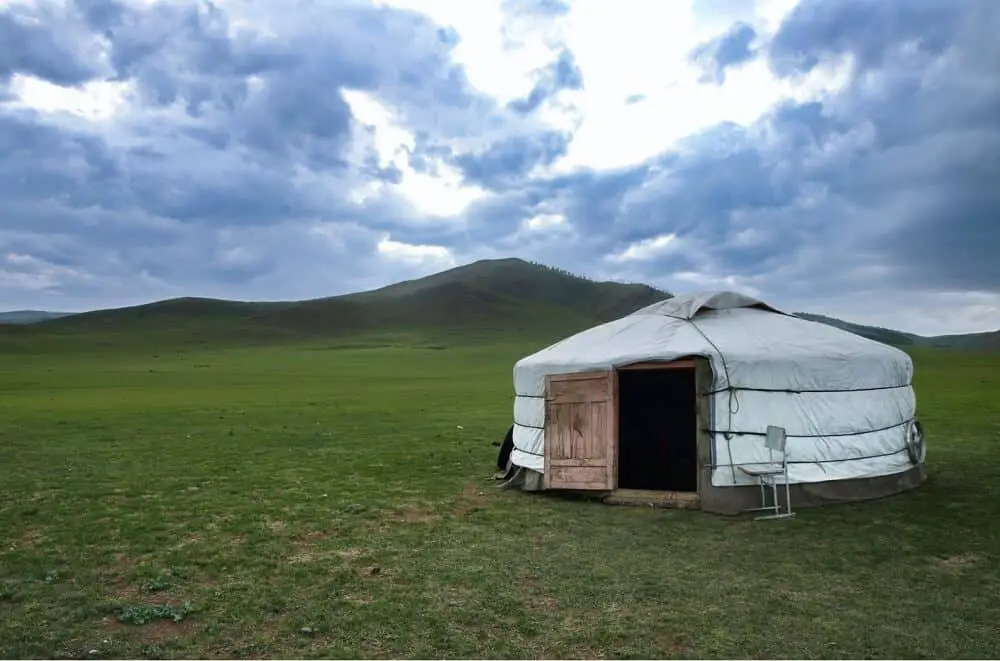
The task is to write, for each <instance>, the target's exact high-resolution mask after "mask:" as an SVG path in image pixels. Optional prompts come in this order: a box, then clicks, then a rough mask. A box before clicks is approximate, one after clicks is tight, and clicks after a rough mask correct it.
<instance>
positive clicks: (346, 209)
mask: <svg viewBox="0 0 1000 661" xmlns="http://www.w3.org/2000/svg"><path fill="white" fill-rule="evenodd" d="M608 6H609V5H607V3H605V2H603V1H602V0H576V1H575V2H556V1H554V0H483V1H482V2H481V3H475V6H474V7H473V6H472V3H449V2H437V1H435V0H386V1H382V0H379V1H372V2H363V1H361V0H343V1H338V2H336V3H324V2H306V1H305V0H302V1H301V2H299V1H296V2H292V3H291V4H289V3H288V2H258V3H238V2H234V1H232V0H218V1H217V2H215V3H209V2H207V1H205V0H203V1H201V2H194V1H191V2H188V1H180V2H170V3H165V2H153V3H150V2H146V1H145V0H135V1H133V2H125V1H124V0H122V1H119V0H94V1H91V2H83V1H82V0H79V1H76V2H54V1H51V2H50V1H40V2H34V3H30V4H29V3H20V2H17V3H6V4H2V5H0V44H4V45H5V46H6V48H5V47H4V46H0V194H2V195H3V197H4V207H3V209H2V210H0V307H5V308H18V307H31V308H40V307H50V308H58V309H83V308H89V307H95V306H109V305H122V304H130V303H137V302H142V301H146V300H151V299H155V298H163V297H167V296H178V295H210V296H223V297H229V298H239V299H254V298H257V299H275V298H277V299H288V298H305V297H312V296H326V295H331V294H336V293H341V292H346V291H351V290H355V289H358V288H361V287H371V286H377V285H381V284H386V283H387V282H390V281H393V280H397V279H400V278H406V277H413V276H416V275H421V274H424V273H428V272H431V271H434V270H438V269H440V268H446V267H447V266H450V265H453V264H461V263H464V262H467V261H470V260H473V259H479V258H484V257H499V256H510V255H518V256H521V257H524V258H528V259H535V260H539V261H544V262H547V263H552V264H553V265H556V266H560V267H563V268H567V269H570V270H572V271H576V272H580V273H585V274H587V275H591V276H594V277H599V278H618V279H622V280H630V281H637V280H639V281H648V282H651V283H653V284H656V285H659V286H662V287H664V288H667V289H670V290H675V291H684V290H690V289H693V288H702V287H712V288H715V287H727V288H736V289H741V290H743V291H747V292H749V293H754V294H757V295H760V296H764V297H765V298H767V299H768V300H770V301H772V302H773V303H775V304H776V305H779V306H781V307H785V308H788V309H804V310H808V311H817V312H824V313H830V314H839V315H842V316H845V317H848V318H854V319H857V320H859V321H864V322H868V323H879V324H880V325H884V326H893V325H896V326H899V327H902V328H904V329H910V330H915V331H925V332H935V331H936V330H942V331H948V332H956V331H960V330H963V329H969V330H974V329H986V328H991V327H998V326H1000V261H998V260H996V259H995V257H994V256H993V254H992V253H993V250H994V249H993V246H996V245H1000V224H998V223H997V222H996V218H997V217H998V216H1000V193H998V192H997V190H998V189H997V187H996V184H995V182H996V181H997V180H998V178H1000V157H998V154H1000V83H998V81H997V78H996V76H995V63H996V62H997V61H1000V47H998V46H997V43H996V40H995V39H994V35H995V34H998V33H1000V9H998V8H997V6H996V5H995V4H994V3H988V2H976V1H975V0H954V1H952V2H930V0H913V1H912V2H898V3H884V2H876V1H875V0H798V1H796V0H756V2H750V3H748V2H734V1H732V0H711V1H710V2H706V3H700V4H698V5H697V6H695V7H694V8H693V9H692V8H690V7H688V6H687V5H685V4H684V3H662V2H656V1H652V0H650V1H648V2H647V0H641V1H639V2H636V3H633V4H630V5H629V6H628V7H626V8H614V9H608Z"/></svg>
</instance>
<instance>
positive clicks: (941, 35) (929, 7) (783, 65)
mask: <svg viewBox="0 0 1000 661" xmlns="http://www.w3.org/2000/svg"><path fill="white" fill-rule="evenodd" d="M988 4H993V3H992V2H991V0H944V1H941V0H906V1H905V2H882V1H881V0H801V1H800V2H799V4H798V5H796V6H795V8H794V9H793V10H792V12H791V14H790V15H789V16H788V17H786V19H785V21H784V22H783V23H782V25H781V29H780V30H779V31H778V33H777V35H775V37H774V40H773V42H772V43H771V47H770V59H771V64H772V66H773V67H774V69H775V70H776V71H777V72H779V73H781V74H783V75H788V74H791V73H801V72H804V71H809V70H811V69H812V68H814V67H815V66H816V65H817V64H819V62H820V61H822V60H823V59H824V58H825V57H828V56H831V55H845V54H850V55H852V56H854V57H855V58H856V61H857V63H858V67H859V69H861V70H868V69H873V68H877V67H881V66H883V65H885V64H886V61H887V60H886V58H887V57H889V56H891V54H892V52H893V51H894V50H895V49H898V48H900V47H901V46H903V45H904V44H906V45H908V46H910V47H914V48H916V49H918V50H920V51H922V52H924V53H926V54H930V55H939V54H941V53H943V52H944V51H945V50H946V49H947V48H949V47H951V46H956V45H959V44H957V43H956V42H955V36H956V31H957V30H958V29H959V28H960V26H961V24H962V23H963V22H964V21H965V20H966V17H968V16H969V15H970V12H975V11H979V10H984V9H986V5H988Z"/></svg>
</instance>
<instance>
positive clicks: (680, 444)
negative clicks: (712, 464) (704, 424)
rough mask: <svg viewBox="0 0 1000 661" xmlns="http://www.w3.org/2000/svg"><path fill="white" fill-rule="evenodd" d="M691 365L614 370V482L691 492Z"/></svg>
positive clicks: (694, 479) (694, 476) (694, 433)
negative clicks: (616, 425) (615, 390)
mask: <svg viewBox="0 0 1000 661" xmlns="http://www.w3.org/2000/svg"><path fill="white" fill-rule="evenodd" d="M697 437H698V430H697V413H696V403H695V373H694V367H693V366H691V367H686V366H685V367H678V366H670V367H669V368H667V369H663V368H655V367H653V368H649V369H628V368H623V369H621V370H620V371H619V372H618V487H619V488H621V489H644V490H650V491H697V490H698V454H697Z"/></svg>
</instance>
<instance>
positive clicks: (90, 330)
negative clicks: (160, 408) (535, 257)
mask: <svg viewBox="0 0 1000 661" xmlns="http://www.w3.org/2000/svg"><path fill="white" fill-rule="evenodd" d="M669 295H670V294H669V293H667V292H664V291H661V290H658V289H655V288H653V287H650V286H647V285H642V284H624V283H617V282H597V281H594V280H589V279H587V278H583V277H579V276H576V275H572V274H569V273H566V272H563V271H560V270H558V269H554V268H551V267H547V266H542V265H539V264H533V263H529V262H525V261H523V260H520V259H499V260H484V261H479V262H475V263H472V264H468V265H465V266H460V267H457V268H454V269H450V270H447V271H443V272H441V273H436V274H433V275H430V276H427V277H424V278H419V279H415V280H408V281H405V282H400V283H396V284H393V285H389V286H387V287H383V288H380V289H376V290H372V291H366V292H359V293H354V294H347V295H343V296H334V297H329V298H320V299H313V300H306V301H290V302H266V303H256V302H242V301H225V300H217V299H206V298H178V299H170V300H166V301H158V302H155V303H148V304H144V305H137V306H132V307H125V308H117V309H110V310H96V311H93V312H85V313H80V314H74V315H72V316H65V317H60V318H58V319H50V320H45V321H41V322H39V323H35V324H32V325H31V326H30V327H25V328H18V329H16V330H17V331H18V332H16V333H11V332H10V330H11V329H10V328H9V327H8V329H7V330H8V332H7V335H8V336H10V335H15V336H17V337H18V338H27V337H29V336H42V337H49V338H52V337H61V338H70V337H78V338H81V337H88V336H89V337H97V336H99V337H101V338H103V342H104V343H117V342H129V343H131V342H135V341H139V340H141V338H142V337H146V338H150V339H151V338H152V337H155V338H156V340H157V341H158V342H162V341H176V342H182V343H202V342H215V341H230V340H233V339H240V340H244V341H267V340H280V339H311V338H327V337H353V336H361V335H370V334H382V335H392V334H410V335H413V334H416V335H420V336H422V337H449V338H454V337H463V338H475V337H484V336H486V337H488V336H498V335H500V336H527V337H538V338H545V337H552V338H553V339H554V338H555V337H558V336H560V335H562V334H565V333H567V332H573V331H575V330H580V329H583V328H586V327H588V326H592V325H594V324H598V323H602V322H604V321H609V320H611V319H614V318H617V317H620V316H622V315H625V314H628V313H629V312H632V311H634V310H636V309H638V308H640V307H642V306H645V305H648V304H650V303H653V302H655V301H658V300H661V299H663V298H664V297H667V296H669Z"/></svg>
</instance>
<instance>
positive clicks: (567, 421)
mask: <svg viewBox="0 0 1000 661" xmlns="http://www.w3.org/2000/svg"><path fill="white" fill-rule="evenodd" d="M545 390H546V394H545V473H544V478H543V481H544V485H545V488H548V489H574V490H576V489H585V490H610V489H613V488H614V486H615V476H616V469H615V447H616V443H615V441H616V438H615V437H616V433H615V431H616V430H615V428H616V425H615V424H614V422H615V415H614V401H615V398H614V373H613V372H611V371H610V370H608V371H601V372H587V373H579V374H555V375H551V376H549V377H548V378H547V379H546V389H545Z"/></svg>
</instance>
